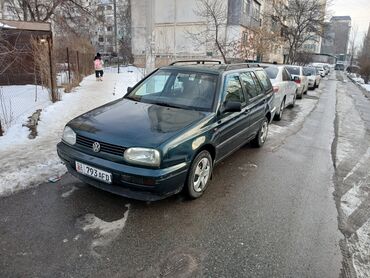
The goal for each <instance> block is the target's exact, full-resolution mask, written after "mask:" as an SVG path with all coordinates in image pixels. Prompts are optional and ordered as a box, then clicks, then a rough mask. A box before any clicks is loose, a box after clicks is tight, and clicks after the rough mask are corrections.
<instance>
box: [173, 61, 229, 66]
mask: <svg viewBox="0 0 370 278" xmlns="http://www.w3.org/2000/svg"><path fill="white" fill-rule="evenodd" d="M180 63H196V64H197V65H199V64H202V65H204V64H205V63H217V64H219V65H221V64H222V61H221V60H178V61H175V62H172V63H171V64H169V65H170V66H173V65H176V64H180Z"/></svg>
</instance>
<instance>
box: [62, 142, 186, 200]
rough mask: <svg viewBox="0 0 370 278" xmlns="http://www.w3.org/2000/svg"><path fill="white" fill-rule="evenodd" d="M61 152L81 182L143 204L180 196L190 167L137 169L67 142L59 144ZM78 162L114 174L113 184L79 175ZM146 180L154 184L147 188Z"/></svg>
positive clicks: (63, 158) (69, 170) (64, 160)
mask: <svg viewBox="0 0 370 278" xmlns="http://www.w3.org/2000/svg"><path fill="white" fill-rule="evenodd" d="M57 151H58V155H59V157H60V158H61V159H62V160H63V162H64V163H65V164H66V166H67V169H68V172H70V173H71V174H72V175H73V176H75V177H77V178H78V179H80V180H81V181H83V182H85V183H87V184H89V185H92V186H94V187H97V188H100V189H102V190H105V191H109V192H111V193H114V194H117V195H121V196H124V197H128V198H132V199H136V200H142V201H157V200H161V199H164V198H166V197H168V196H170V195H174V194H176V193H179V192H180V191H181V190H182V188H183V186H184V184H185V180H186V176H187V173H188V167H189V165H188V164H186V163H181V164H178V165H175V166H172V167H169V168H165V169H148V168H141V167H134V166H130V165H125V164H120V163H116V162H112V161H109V160H105V159H102V158H99V157H95V156H92V155H89V154H86V153H83V152H81V151H79V150H76V149H74V148H72V147H70V146H68V145H66V144H65V143H63V142H60V143H59V144H58V145H57ZM76 160H77V161H79V162H82V163H84V164H87V165H91V166H93V167H96V168H99V169H101V170H104V171H107V172H110V173H112V184H108V183H104V182H102V181H100V180H96V179H94V178H91V177H89V176H85V175H82V174H80V173H78V172H77V171H76ZM144 180H149V181H151V185H144V182H142V181H144Z"/></svg>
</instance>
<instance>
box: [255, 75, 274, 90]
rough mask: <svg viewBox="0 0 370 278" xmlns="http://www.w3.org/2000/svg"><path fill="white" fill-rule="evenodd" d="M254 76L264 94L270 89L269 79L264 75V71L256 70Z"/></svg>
mask: <svg viewBox="0 0 370 278" xmlns="http://www.w3.org/2000/svg"><path fill="white" fill-rule="evenodd" d="M256 75H257V77H258V79H259V81H260V82H261V84H262V87H263V89H264V90H265V92H267V91H269V90H271V89H272V85H271V82H270V79H269V78H268V77H267V74H266V73H265V71H262V70H257V71H256Z"/></svg>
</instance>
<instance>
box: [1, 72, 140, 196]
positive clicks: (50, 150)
mask: <svg viewBox="0 0 370 278" xmlns="http://www.w3.org/2000/svg"><path fill="white" fill-rule="evenodd" d="M141 78H142V73H141V71H140V70H138V69H137V68H135V67H127V68H122V69H121V73H120V74H119V75H118V74H117V72H116V69H107V70H106V71H105V75H104V80H103V82H97V81H96V80H95V76H94V75H91V76H88V77H86V78H85V79H84V80H83V81H82V82H81V84H80V86H79V87H78V88H76V89H75V90H74V91H73V92H72V93H69V94H64V95H63V98H62V101H60V102H57V103H55V104H52V105H50V106H48V107H46V108H45V109H44V110H43V111H42V113H41V120H40V122H39V125H38V128H37V130H38V137H37V138H36V139H34V140H29V139H27V135H28V133H29V132H28V129H27V128H25V127H22V126H21V124H18V125H16V126H13V127H11V128H10V129H9V130H8V131H7V133H6V134H5V136H3V137H0V165H1V171H0V195H3V194H9V193H12V192H14V191H16V190H19V189H22V188H25V187H28V186H32V185H37V184H39V183H41V182H45V181H47V179H48V178H49V177H51V176H60V175H62V174H64V173H65V172H66V169H65V167H64V166H63V165H62V164H61V163H60V160H59V158H58V156H57V153H56V144H57V143H58V142H59V141H60V138H61V135H62V131H63V128H64V125H65V124H66V123H67V122H68V121H70V120H71V119H73V118H74V117H76V116H78V115H81V114H83V113H84V112H87V111H89V110H91V109H93V108H95V107H98V106H101V105H103V104H105V103H107V102H110V101H113V100H115V99H118V98H121V97H123V95H124V94H126V90H127V87H130V86H133V85H135V84H136V83H137V82H138V81H139V80H140V79H141ZM113 93H115V95H113Z"/></svg>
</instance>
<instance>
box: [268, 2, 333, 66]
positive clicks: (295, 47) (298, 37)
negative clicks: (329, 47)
mask: <svg viewBox="0 0 370 278" xmlns="http://www.w3.org/2000/svg"><path fill="white" fill-rule="evenodd" d="M287 2H288V4H287V6H286V5H283V4H281V5H276V6H275V7H274V9H273V14H272V15H271V16H274V17H275V18H276V19H277V20H278V21H279V22H280V24H281V25H282V26H284V28H283V30H282V35H283V37H284V38H285V39H286V41H287V43H288V46H289V53H288V57H287V63H295V62H296V59H297V54H298V52H299V51H300V49H301V48H302V46H303V45H304V44H305V43H306V42H309V41H316V40H317V37H318V36H319V37H320V36H322V32H323V27H324V19H325V9H326V3H325V1H318V0H288V1H287Z"/></svg>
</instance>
